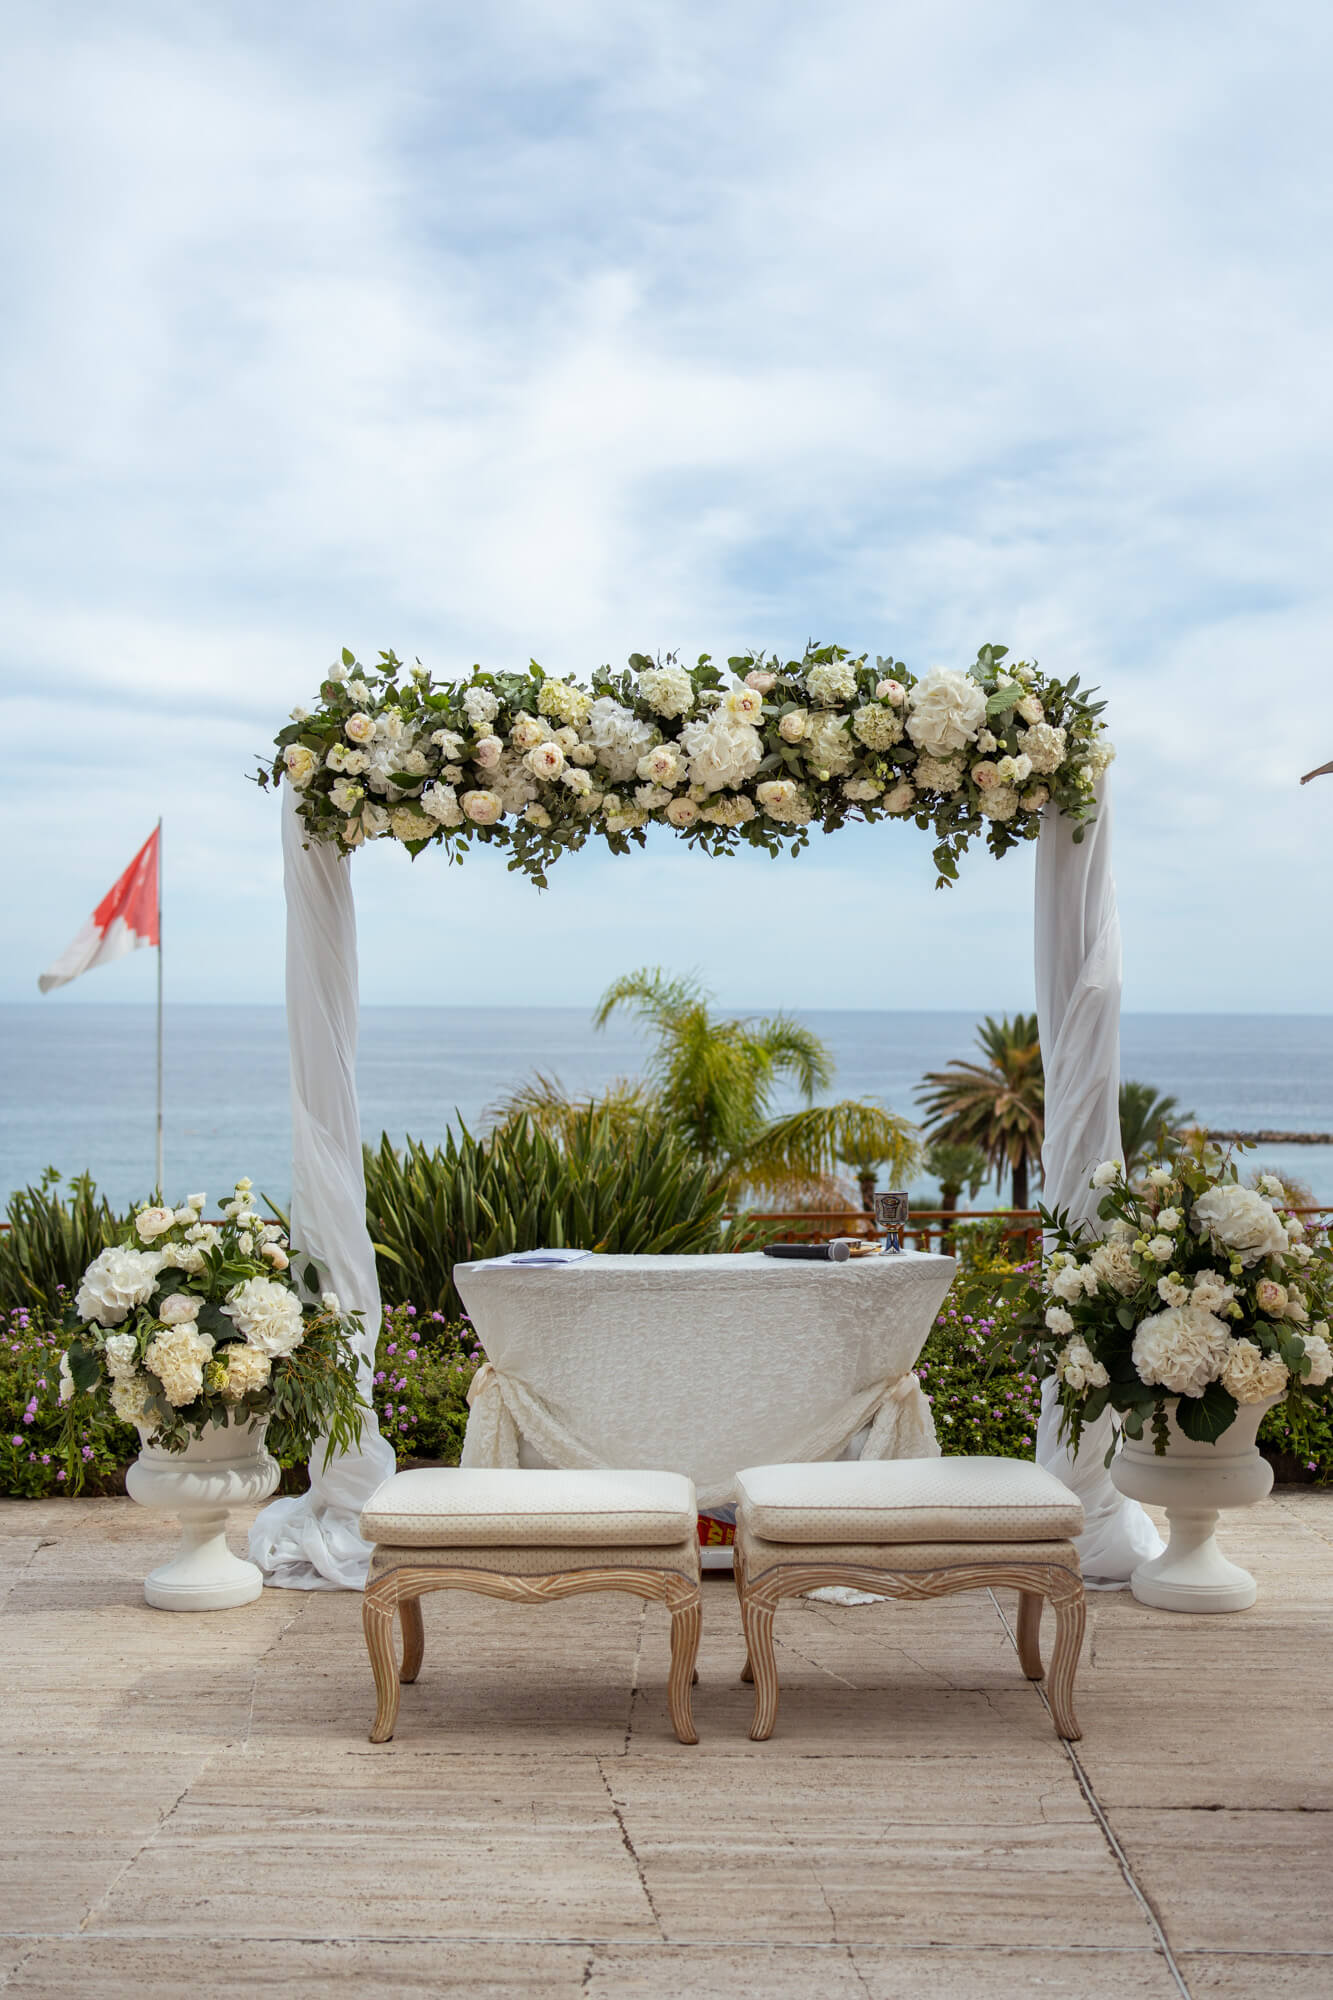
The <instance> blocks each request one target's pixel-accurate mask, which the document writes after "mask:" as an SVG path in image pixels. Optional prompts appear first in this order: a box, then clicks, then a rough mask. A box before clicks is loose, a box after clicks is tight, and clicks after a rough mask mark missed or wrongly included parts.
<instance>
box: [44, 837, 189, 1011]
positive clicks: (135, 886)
mask: <svg viewBox="0 0 1333 2000" xmlns="http://www.w3.org/2000/svg"><path fill="white" fill-rule="evenodd" d="M161 831H162V829H161V828H160V827H154V828H153V831H152V832H151V833H150V834H149V836H148V838H147V840H146V841H145V842H144V844H143V846H142V847H141V848H140V849H139V852H138V853H137V854H136V855H135V857H134V859H133V861H131V863H130V865H129V867H128V868H127V869H126V870H125V873H124V874H123V875H122V876H121V878H120V880H119V882H117V883H116V884H115V886H114V888H111V889H108V890H107V892H106V894H105V896H103V898H102V900H101V902H100V903H99V904H98V905H97V908H96V909H95V910H94V911H93V913H92V915H91V916H90V917H89V919H88V921H87V923H86V924H85V925H84V926H83V929H82V930H81V931H80V932H79V934H78V936H77V937H76V938H75V939H74V942H73V943H72V944H71V945H68V946H67V947H66V949H65V950H64V951H62V952H61V954H60V956H59V958H58V959H57V960H56V962H55V964H54V965H53V966H51V967H50V969H49V970H48V971H46V972H44V973H43V974H42V976H41V978H40V979H39V980H38V981H37V984H38V985H39V986H40V987H41V989H42V991H43V993H49V992H50V991H51V988H52V987H53V986H65V985H68V983H69V981H70V980H71V979H77V978H78V976H79V974H80V973H81V972H91V971H92V968H93V967H94V966H95V965H110V963H111V961H112V959H113V958H124V956H125V954H126V952H129V951H137V950H138V949H139V946H140V945H143V944H157V943H158V928H157V847H158V836H159V834H160V833H161Z"/></svg>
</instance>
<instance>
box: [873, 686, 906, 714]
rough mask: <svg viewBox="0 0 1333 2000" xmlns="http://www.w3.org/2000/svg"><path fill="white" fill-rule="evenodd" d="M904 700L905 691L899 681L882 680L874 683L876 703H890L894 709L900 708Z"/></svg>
mask: <svg viewBox="0 0 1333 2000" xmlns="http://www.w3.org/2000/svg"><path fill="white" fill-rule="evenodd" d="M906 699H907V689H906V688H905V687H904V686H903V684H902V682H901V681H894V680H883V681H876V682H875V700H876V701H888V702H892V703H893V706H894V707H895V708H901V707H902V705H903V703H904V702H905V701H906Z"/></svg>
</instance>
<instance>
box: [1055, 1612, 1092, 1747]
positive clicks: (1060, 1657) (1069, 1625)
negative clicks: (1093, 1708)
mask: <svg viewBox="0 0 1333 2000" xmlns="http://www.w3.org/2000/svg"><path fill="white" fill-rule="evenodd" d="M1053 1602H1054V1605H1055V1645H1054V1648H1053V1649H1052V1652H1051V1671H1050V1675H1049V1677H1048V1680H1047V1683H1046V1698H1047V1700H1048V1701H1049V1702H1050V1704H1051V1714H1052V1716H1053V1717H1054V1719H1055V1733H1056V1735H1057V1736H1063V1737H1064V1738H1065V1739H1066V1740H1067V1741H1069V1742H1077V1741H1078V1739H1079V1737H1080V1736H1082V1734H1083V1731H1082V1730H1081V1729H1080V1728H1079V1726H1078V1718H1077V1717H1076V1716H1075V1714H1074V1674H1075V1671H1076V1669H1077V1667H1078V1656H1079V1653H1080V1651H1081V1649H1082V1646H1083V1627H1084V1623H1085V1621H1086V1618H1087V1606H1086V1603H1085V1601H1084V1597H1083V1592H1082V1590H1081V1589H1078V1590H1074V1591H1070V1592H1068V1593H1067V1594H1065V1595H1063V1596H1060V1597H1057V1598H1055V1599H1054V1600H1053Z"/></svg>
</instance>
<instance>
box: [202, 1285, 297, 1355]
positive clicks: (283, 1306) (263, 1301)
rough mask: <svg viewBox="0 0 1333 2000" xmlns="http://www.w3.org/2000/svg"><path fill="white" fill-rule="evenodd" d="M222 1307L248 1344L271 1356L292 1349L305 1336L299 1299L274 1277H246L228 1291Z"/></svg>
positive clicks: (288, 1351) (292, 1350) (290, 1351)
mask: <svg viewBox="0 0 1333 2000" xmlns="http://www.w3.org/2000/svg"><path fill="white" fill-rule="evenodd" d="M222 1310H223V1312H224V1313H225V1314H226V1315H227V1318H228V1319H229V1320H231V1321H232V1323H233V1324H234V1326H235V1327H236V1329H237V1331H238V1332H239V1333H243V1334H244V1335H245V1338H246V1339H247V1341H249V1343H250V1345H251V1347H257V1348H259V1349H260V1351H261V1353H264V1354H267V1355H269V1356H270V1358H272V1357H276V1356H277V1355H280V1354H293V1353H295V1351H296V1349H297V1348H298V1347H299V1346H300V1345H301V1342H302V1341H303V1340H304V1339H305V1320H304V1319H303V1317H302V1314H301V1302H300V1300H299V1299H298V1298H297V1296H296V1294H295V1293H294V1292H293V1291H291V1290H289V1288H288V1287H287V1286H286V1285H280V1284H279V1283H278V1281H277V1279H276V1278H247V1279H246V1280H245V1282H244V1284H241V1285H236V1286H235V1287H234V1288H233V1289H232V1290H231V1291H230V1292H229V1293H228V1294H227V1303H226V1304H225V1305H224V1306H223V1308H222Z"/></svg>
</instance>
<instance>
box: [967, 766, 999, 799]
mask: <svg viewBox="0 0 1333 2000" xmlns="http://www.w3.org/2000/svg"><path fill="white" fill-rule="evenodd" d="M999 782H1000V773H999V770H998V769H997V767H996V766H995V765H994V764H988V763H986V762H985V760H984V759H983V761H982V762H981V763H980V764H974V765H973V766H972V783H973V784H974V785H975V786H976V788H977V790H978V791H979V792H988V791H989V790H990V789H991V787H992V786H993V785H998V784H999Z"/></svg>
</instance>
